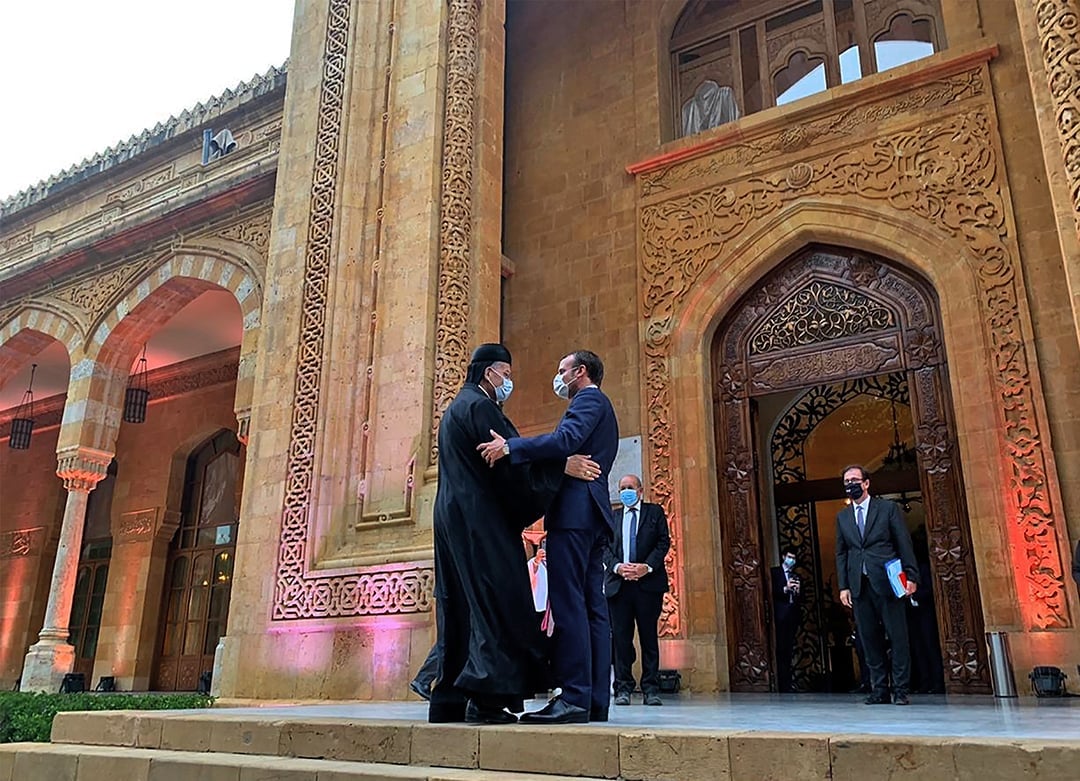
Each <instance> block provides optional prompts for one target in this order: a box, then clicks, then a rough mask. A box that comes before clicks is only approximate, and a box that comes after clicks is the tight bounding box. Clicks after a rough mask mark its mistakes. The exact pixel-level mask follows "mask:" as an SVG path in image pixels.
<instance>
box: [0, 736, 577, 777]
mask: <svg viewBox="0 0 1080 781" xmlns="http://www.w3.org/2000/svg"><path fill="white" fill-rule="evenodd" d="M0 781H581V778H580V777H571V776H552V775H535V774H532V773H507V772H505V771H487V770H465V769H460V768H438V767H424V766H420V765H391V764H384V763H374V762H344V761H337V760H329V759H298V758H294V757H268V756H258V755H252V754H226V753H221V752H204V753H198V752H192V751H167V750H164V749H145V748H129V747H124V746H80V745H74V744H56V743H10V744H7V745H0Z"/></svg>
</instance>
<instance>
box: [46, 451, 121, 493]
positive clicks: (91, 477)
mask: <svg viewBox="0 0 1080 781" xmlns="http://www.w3.org/2000/svg"><path fill="white" fill-rule="evenodd" d="M56 460H57V467H56V476H57V477H59V478H60V479H61V480H63V481H64V488H66V489H67V490H68V491H84V492H87V493H88V492H90V491H92V490H93V489H94V486H95V485H97V484H98V483H99V482H101V481H102V480H104V479H105V473H106V470H107V469H108V468H109V464H110V463H112V460H113V454H112V453H107V452H105V451H104V450H94V449H93V448H89V447H82V446H75V447H69V448H65V449H64V450H60V451H57V454H56Z"/></svg>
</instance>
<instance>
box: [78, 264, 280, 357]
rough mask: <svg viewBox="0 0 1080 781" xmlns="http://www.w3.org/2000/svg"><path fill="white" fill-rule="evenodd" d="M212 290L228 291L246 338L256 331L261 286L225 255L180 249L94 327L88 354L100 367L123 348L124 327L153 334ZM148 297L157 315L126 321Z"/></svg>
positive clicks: (91, 330)
mask: <svg viewBox="0 0 1080 781" xmlns="http://www.w3.org/2000/svg"><path fill="white" fill-rule="evenodd" d="M214 288H220V289H223V290H228V291H229V292H231V293H232V294H233V295H234V296H235V297H236V300H237V302H238V303H239V304H240V311H241V314H242V316H243V319H244V331H245V333H246V332H247V331H250V330H253V329H256V328H258V326H259V322H260V314H261V311H262V283H261V282H260V281H259V279H258V278H257V277H256V276H255V275H254V274H253V273H252V272H251V271H250V270H249V269H248V267H247V265H246V264H245V263H243V262H242V261H241V260H239V259H237V258H233V257H230V256H229V255H226V254H225V253H211V252H209V251H206V250H202V251H199V252H198V253H196V252H189V251H185V250H181V251H179V252H171V253H169V254H168V255H167V256H165V257H164V258H163V259H162V261H161V262H160V263H159V264H158V265H156V266H154V268H153V269H152V270H151V271H150V272H149V273H148V274H146V275H144V276H143V277H141V278H140V279H139V280H138V281H137V282H136V283H135V284H134V286H132V287H131V288H130V289H129V290H128V291H127V293H126V294H124V296H123V297H122V298H121V299H120V300H119V301H117V302H116V303H115V304H114V305H113V306H112V308H111V309H110V310H109V311H108V312H106V313H105V314H104V315H103V316H102V317H101V318H100V319H99V320H98V321H97V322H95V323H94V325H93V326H92V327H91V329H90V337H89V341H88V344H87V345H86V353H87V355H88V356H91V357H93V358H95V359H96V360H97V361H98V362H99V363H100V362H108V358H110V357H111V353H112V349H110V348H119V349H121V350H122V349H123V347H122V344H121V343H122V342H125V341H126V340H125V339H124V338H123V337H125V336H128V334H126V333H125V331H126V330H127V329H126V328H125V325H127V326H129V327H131V328H135V329H138V330H140V331H146V330H147V329H152V330H156V329H157V328H158V327H160V326H161V325H162V324H164V323H165V322H167V321H168V320H169V319H170V318H171V317H172V316H173V315H175V314H176V313H177V312H179V311H180V310H181V309H183V308H184V306H186V305H187V304H188V303H190V302H191V301H192V300H194V299H195V298H196V297H197V296H199V295H201V294H202V293H204V292H206V291H207V290H212V289H214ZM151 297H155V298H157V299H158V302H157V304H158V306H157V308H156V310H155V311H154V312H153V313H151V314H144V315H143V316H142V317H139V318H137V319H138V320H139V322H138V323H134V322H131V321H129V319H128V318H129V316H130V315H131V314H133V313H134V312H135V311H136V310H137V309H138V308H139V306H140V304H142V303H143V302H144V301H146V300H147V299H149V298H151ZM118 336H119V337H120V338H119V340H118V339H117V337H118Z"/></svg>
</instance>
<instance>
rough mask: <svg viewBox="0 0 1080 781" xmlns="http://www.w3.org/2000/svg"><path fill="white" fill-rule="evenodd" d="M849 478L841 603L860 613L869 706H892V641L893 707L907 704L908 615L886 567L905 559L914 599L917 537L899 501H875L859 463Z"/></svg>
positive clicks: (840, 557) (839, 535)
mask: <svg viewBox="0 0 1080 781" xmlns="http://www.w3.org/2000/svg"><path fill="white" fill-rule="evenodd" d="M843 478H844V491H845V493H847V495H848V498H849V499H851V504H850V505H849V506H847V507H845V508H844V509H843V510H841V511H840V513H839V515H837V516H836V573H837V578H838V580H839V585H840V602H842V603H843V604H844V605H845V606H846V607H849V608H852V609H853V610H854V611H855V627H856V629H857V630H858V633H859V637H860V638H861V639H862V643H863V649H864V650H865V652H866V664H867V666H868V667H869V668H870V696H869V697H867V698H866V704H867V705H877V704H884V703H887V702H889V686H888V679H887V674H886V671H885V664H886V660H887V653H886V650H885V639H886V637H887V638H888V640H889V644H890V646H891V649H892V683H893V702H895V703H896V704H897V705H907V704H908V686H909V684H910V678H911V653H910V650H909V648H908V634H907V615H906V612H905V605H904V603H903V600H902V599H898V598H897V597H896V596H895V595H894V594H893V590H892V586H891V585H889V578H888V575H886V573H885V562H887V561H889V560H890V559H897V558H898V559H900V564H901V566H902V567H903V570H904V574H905V575H906V576H907V593H908V595H911V594H913V593H914V592H915V589H916V579H917V578H918V577H919V567H918V564H916V562H915V551H914V549H913V548H912V545H911V534H910V533H909V532H908V529H907V526H906V525H905V523H904V518H903V516H902V515H901V514H900V508H899V507H898V506H897V505H896V503H895V502H890V501H889V500H888V499H879V498H877V497H873V498H871V496H870V475H868V474H867V473H866V470H865V469H863V468H862V467H861V466H859V465H858V464H853V465H852V466H849V467H847V468H846V469H845V470H844V471H843ZM882 628H884V634H882Z"/></svg>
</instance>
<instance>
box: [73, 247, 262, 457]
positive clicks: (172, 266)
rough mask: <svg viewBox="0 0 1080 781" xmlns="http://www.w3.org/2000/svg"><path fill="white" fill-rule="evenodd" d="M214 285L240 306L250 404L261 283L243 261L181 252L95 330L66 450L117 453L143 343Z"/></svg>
mask: <svg viewBox="0 0 1080 781" xmlns="http://www.w3.org/2000/svg"><path fill="white" fill-rule="evenodd" d="M214 289H221V290H228V291H229V292H230V293H232V294H233V296H235V298H236V300H237V302H238V303H239V304H240V312H241V316H242V318H243V328H244V335H243V339H242V342H241V345H240V367H239V369H238V372H237V394H236V395H237V401H236V406H237V409H240V408H242V407H245V406H250V396H251V389H252V385H253V377H254V356H255V353H256V352H257V350H258V331H259V325H260V316H261V311H262V285H261V283H260V282H259V280H258V278H257V277H256V276H255V275H254V274H253V273H252V272H251V271H250V270H249V269H248V268H247V266H246V264H245V263H244V262H243V261H242V260H241V259H238V258H233V257H230V256H229V254H227V253H225V252H224V251H221V250H218V251H214V250H211V249H210V248H205V249H201V250H199V251H188V250H187V249H181V250H179V251H175V250H174V251H170V253H169V254H167V255H166V256H164V257H163V258H162V259H161V261H160V262H159V263H157V264H156V265H154V266H153V267H152V268H151V269H150V271H148V272H147V273H145V274H144V275H142V276H141V277H140V278H138V279H137V280H136V281H134V282H133V283H132V284H131V285H130V287H129V288H128V290H127V291H126V292H125V293H123V295H122V296H121V298H120V299H119V300H117V301H116V303H115V304H113V305H112V306H111V307H110V308H109V309H108V310H107V311H106V313H105V314H104V315H102V316H101V317H100V318H99V319H98V320H97V321H96V322H95V323H94V324H93V326H92V327H91V328H90V330H89V333H88V336H87V339H86V344H85V350H84V358H83V360H82V361H80V362H79V364H78V365H77V366H75V367H73V368H72V378H71V388H70V390H69V396H68V398H69V405H68V409H67V410H66V411H65V414H64V422H63V425H62V427H61V430H60V446H61V447H64V446H74V445H80V446H85V447H91V448H95V449H98V450H104V451H110V450H111V448H112V446H113V443H114V442H115V438H116V433H117V431H118V430H119V409H120V406H121V405H122V402H123V393H124V388H125V387H126V385H127V378H128V373H129V370H130V368H131V363H132V361H133V360H134V358H135V355H136V354H137V352H138V349H139V346H140V345H142V344H143V343H145V341H146V340H147V338H148V337H149V336H150V335H151V334H153V333H154V332H155V331H157V330H158V329H159V328H160V327H161V326H162V325H164V324H165V323H166V322H168V321H169V320H170V319H171V318H172V317H173V316H174V315H175V314H176V313H177V312H179V311H180V310H181V309H183V308H184V307H185V306H187V305H188V304H189V303H191V302H192V301H193V300H195V299H196V298H197V297H198V296H200V295H201V294H203V293H205V292H207V291H208V290H214ZM72 399H74V400H75V403H74V404H72V403H71V400H72Z"/></svg>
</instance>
